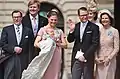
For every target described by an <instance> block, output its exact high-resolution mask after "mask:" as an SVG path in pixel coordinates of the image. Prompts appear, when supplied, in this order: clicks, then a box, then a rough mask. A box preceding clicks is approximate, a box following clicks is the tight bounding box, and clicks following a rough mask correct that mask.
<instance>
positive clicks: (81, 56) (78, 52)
mask: <svg viewBox="0 0 120 79" xmlns="http://www.w3.org/2000/svg"><path fill="white" fill-rule="evenodd" d="M83 54H84V53H83V52H82V51H81V50H80V51H77V54H76V56H75V58H76V59H78V60H79V61H81V62H87V60H86V59H85V57H84V56H83Z"/></svg>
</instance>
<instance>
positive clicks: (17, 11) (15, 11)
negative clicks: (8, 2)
mask: <svg viewBox="0 0 120 79" xmlns="http://www.w3.org/2000/svg"><path fill="white" fill-rule="evenodd" d="M14 13H20V16H21V17H22V12H21V11H19V10H14V11H13V12H12V17H13V14H14Z"/></svg>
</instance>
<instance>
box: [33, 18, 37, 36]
mask: <svg viewBox="0 0 120 79" xmlns="http://www.w3.org/2000/svg"><path fill="white" fill-rule="evenodd" d="M33 23H34V24H33V32H34V36H36V34H37V23H36V18H33Z"/></svg>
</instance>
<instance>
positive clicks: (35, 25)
mask: <svg viewBox="0 0 120 79" xmlns="http://www.w3.org/2000/svg"><path fill="white" fill-rule="evenodd" d="M39 12H40V2H39V1H38V0H30V2H29V3H28V12H27V13H26V15H25V16H24V17H23V20H22V23H23V25H24V26H27V27H28V28H30V29H31V30H32V38H33V40H32V45H31V46H32V48H33V49H32V52H31V54H30V55H29V56H30V61H31V60H32V59H33V58H34V57H35V56H36V55H37V54H38V52H39V51H40V49H38V48H35V47H34V41H35V38H36V36H37V32H38V31H39V30H40V28H41V27H43V26H45V25H47V24H48V20H47V18H45V17H43V16H40V15H39Z"/></svg>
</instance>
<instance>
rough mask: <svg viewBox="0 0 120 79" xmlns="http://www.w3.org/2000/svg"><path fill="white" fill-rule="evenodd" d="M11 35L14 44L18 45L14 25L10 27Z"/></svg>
mask: <svg viewBox="0 0 120 79" xmlns="http://www.w3.org/2000/svg"><path fill="white" fill-rule="evenodd" d="M11 33H12V34H11V35H13V36H12V38H13V42H14V41H15V44H16V45H18V43H17V37H16V33H15V28H14V25H12V27H11Z"/></svg>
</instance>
